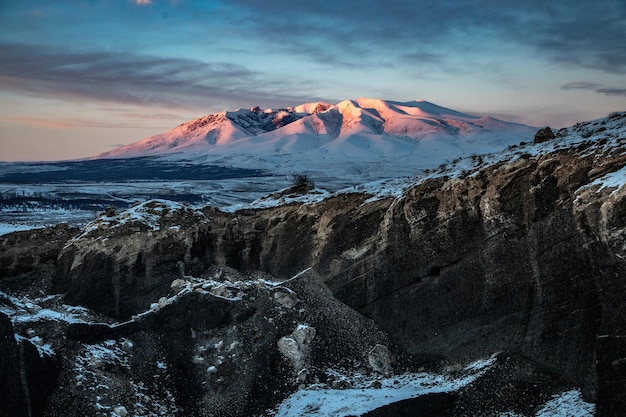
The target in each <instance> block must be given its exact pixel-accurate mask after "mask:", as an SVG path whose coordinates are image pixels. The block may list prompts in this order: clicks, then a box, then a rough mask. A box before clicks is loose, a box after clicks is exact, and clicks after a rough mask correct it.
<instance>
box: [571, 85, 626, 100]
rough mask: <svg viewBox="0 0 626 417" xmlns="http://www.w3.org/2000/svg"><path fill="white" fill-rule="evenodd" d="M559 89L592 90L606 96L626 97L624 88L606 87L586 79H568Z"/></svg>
mask: <svg viewBox="0 0 626 417" xmlns="http://www.w3.org/2000/svg"><path fill="white" fill-rule="evenodd" d="M561 90H592V91H594V92H596V93H598V94H604V95H606V96H625V97H626V88H607V87H606V86H604V85H602V84H598V83H591V82H586V81H570V82H568V83H566V84H564V85H563V86H561Z"/></svg>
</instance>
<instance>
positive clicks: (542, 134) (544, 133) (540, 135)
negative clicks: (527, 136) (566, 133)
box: [533, 126, 556, 143]
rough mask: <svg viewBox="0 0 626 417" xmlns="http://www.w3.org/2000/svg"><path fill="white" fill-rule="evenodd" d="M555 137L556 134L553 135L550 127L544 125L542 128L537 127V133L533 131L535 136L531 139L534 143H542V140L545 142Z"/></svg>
mask: <svg viewBox="0 0 626 417" xmlns="http://www.w3.org/2000/svg"><path fill="white" fill-rule="evenodd" d="M554 138H556V136H554V132H553V131H552V129H551V128H550V127H549V126H546V127H544V128H542V129H539V130H538V131H537V133H535V138H534V140H533V142H534V143H543V142H547V141H549V140H552V139H554Z"/></svg>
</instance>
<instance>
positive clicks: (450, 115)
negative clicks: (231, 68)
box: [99, 98, 536, 179]
mask: <svg viewBox="0 0 626 417" xmlns="http://www.w3.org/2000/svg"><path fill="white" fill-rule="evenodd" d="M535 131H536V128H534V127H530V126H525V125H520V124H515V123H509V122H504V121H501V120H497V119H493V118H490V117H478V116H473V115H469V114H464V113H460V112H457V111H454V110H451V109H447V108H444V107H441V106H437V105H436V104H433V103H429V102H427V101H412V102H406V103H401V102H394V101H385V100H380V99H370V98H360V99H356V100H345V101H342V102H340V103H338V104H335V105H331V104H328V103H306V104H302V105H299V106H296V107H290V108H288V109H279V110H274V109H267V110H260V109H259V108H258V107H257V108H252V109H250V110H246V109H240V110H237V111H234V112H222V113H218V114H214V115H209V116H205V117H202V118H199V119H196V120H192V121H190V122H187V123H184V124H181V125H180V126H178V127H176V128H174V129H172V130H170V131H168V132H165V133H162V134H159V135H156V136H152V137H149V138H146V139H144V140H141V141H139V142H136V143H133V144H130V145H127V146H122V147H120V148H117V149H115V150H112V151H110V152H107V153H105V154H102V155H100V156H99V157H101V158H126V157H137V156H147V155H152V156H155V155H156V156H165V157H167V158H168V159H170V160H177V159H185V160H191V161H192V162H195V163H201V164H211V163H217V164H222V165H228V166H235V167H243V168H261V169H270V170H272V171H274V172H278V173H289V172H294V171H298V172H300V171H305V172H311V173H316V174H318V175H321V176H322V177H323V176H329V177H332V176H339V177H343V176H345V175H346V174H351V175H352V174H354V173H358V175H357V176H365V179H369V178H385V177H393V176H398V175H412V174H414V173H415V172H416V171H419V170H420V169H424V168H433V167H436V166H438V165H439V164H441V163H443V162H447V161H450V160H453V159H455V158H457V157H459V156H463V155H471V154H482V153H488V152H494V151H498V150H501V149H504V148H505V147H506V146H508V145H512V144H518V143H519V142H521V141H528V140H530V139H532V135H533V134H534V133H535ZM361 179H362V178H361Z"/></svg>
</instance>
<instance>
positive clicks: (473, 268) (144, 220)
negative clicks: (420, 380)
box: [0, 113, 626, 416]
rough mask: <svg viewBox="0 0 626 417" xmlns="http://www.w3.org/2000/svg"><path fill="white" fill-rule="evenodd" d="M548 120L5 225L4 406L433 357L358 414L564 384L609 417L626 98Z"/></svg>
mask: <svg viewBox="0 0 626 417" xmlns="http://www.w3.org/2000/svg"><path fill="white" fill-rule="evenodd" d="M553 134H554V136H555V137H554V138H549V137H548V138H547V139H546V137H547V136H549V135H547V133H546V132H544V133H543V134H542V135H541V137H540V139H539V140H536V142H537V143H530V144H522V145H520V146H512V147H510V148H509V149H508V150H507V151H505V152H502V153H500V154H493V155H482V156H479V155H474V156H472V157H470V158H466V159H462V160H458V161H454V162H453V163H451V164H449V165H447V166H442V167H440V169H438V170H436V171H433V172H429V173H426V174H425V175H422V176H421V177H419V178H417V179H412V180H407V181H406V182H404V183H403V184H401V185H398V183H397V182H396V183H394V186H393V187H387V188H386V187H385V186H384V184H382V185H381V184H379V185H380V187H379V188H378V192H376V193H374V192H365V191H367V190H357V189H354V190H353V192H349V193H331V194H328V193H322V192H320V193H319V194H311V193H309V194H307V195H306V196H302V195H300V194H296V193H294V194H290V193H289V192H284V193H282V194H281V195H280V196H277V197H276V199H273V200H272V199H271V198H270V199H264V200H263V201H259V202H258V203H257V206H256V208H255V206H254V205H253V207H252V208H250V209H246V210H240V211H237V212H234V213H225V212H222V211H220V210H218V209H217V208H213V207H206V208H204V209H201V210H196V209H193V210H192V209H190V208H188V207H185V206H184V205H178V204H173V203H170V202H167V201H160V200H156V201H150V202H147V203H143V204H140V205H138V206H135V207H133V208H132V209H131V210H129V211H127V212H122V213H117V212H114V211H110V212H108V213H104V214H103V215H102V216H101V217H100V218H98V219H97V220H96V221H95V222H93V223H92V224H90V225H89V226H88V227H87V228H85V229H83V230H80V231H76V230H71V229H67V228H63V227H57V228H56V229H48V230H46V231H37V232H32V231H27V232H18V233H15V234H12V235H8V236H4V237H2V238H0V245H1V247H2V255H1V258H0V262H1V265H2V276H1V280H0V286H1V287H0V290H1V291H2V292H3V293H2V296H1V298H0V313H1V314H0V316H1V317H0V318H1V319H2V322H1V323H0V324H1V326H2V328H3V332H2V335H3V339H2V341H1V343H0V351H1V352H2V354H3V355H2V357H3V358H13V359H11V360H8V359H7V360H5V361H3V368H2V376H3V378H2V380H3V383H4V384H5V390H3V397H2V398H0V402H1V403H2V404H1V405H2V406H3V407H2V409H6V410H10V411H11V412H12V415H46V416H54V415H108V416H110V415H118V416H122V415H161V414H163V413H165V414H167V415H225V416H244V415H263V414H267V415H270V414H273V413H274V414H275V413H278V414H279V415H289V414H280V413H281V411H280V408H278V406H279V404H280V402H281V401H282V400H283V399H285V398H287V397H288V396H289V395H290V394H292V393H293V392H295V391H296V390H298V392H299V393H306V392H310V391H311V390H315V389H318V390H325V389H340V388H344V389H345V388H350V387H362V388H364V387H365V385H367V386H368V387H371V389H373V390H375V389H380V387H381V386H383V385H384V381H386V379H385V378H387V377H394V376H395V377H396V378H399V376H401V375H412V376H413V377H412V378H414V379H415V378H417V376H416V375H418V373H419V372H424V371H428V372H439V373H445V374H446V375H448V378H461V379H463V378H469V376H471V378H470V379H466V380H465V381H466V382H465V383H464V384H457V385H454V384H452V385H449V386H447V387H448V388H443V387H442V388H441V390H442V391H446V392H448V394H446V395H437V396H434V395H431V394H432V392H431V393H428V392H425V394H424V395H421V396H417V397H416V398H414V399H412V400H411V399H409V400H407V401H408V402H397V403H394V404H392V405H388V406H386V407H392V409H387V411H384V409H380V410H379V411H372V412H371V413H372V414H368V415H389V414H390V413H391V414H394V415H403V414H402V413H404V415H420V414H419V413H424V415H427V414H425V413H431V414H432V413H437V414H436V415H441V416H461V415H467V414H468V413H469V414H471V415H480V414H481V413H482V414H485V415H498V413H514V414H512V415H535V414H536V413H538V412H539V410H541V409H542V407H545V406H546V404H548V403H549V402H550V401H551V398H552V396H553V395H556V394H560V393H563V392H571V391H570V390H573V389H578V390H580V393H581V395H582V397H583V398H584V399H585V400H586V401H588V402H591V403H595V404H596V406H595V415H597V416H618V415H621V413H622V412H623V410H624V409H626V395H625V393H626V379H625V378H624V377H623V375H624V371H626V369H624V366H625V363H626V362H624V359H623V358H624V355H625V353H624V352H626V342H624V340H626V339H624V334H626V329H624V326H626V317H625V315H626V310H625V309H624V307H623V305H622V304H623V303H622V302H621V300H622V299H623V297H624V294H626V287H625V285H626V284H625V283H624V280H623V277H624V276H625V274H624V269H625V267H626V264H625V261H624V260H625V259H626V253H625V251H626V215H625V213H626V211H625V207H626V199H625V196H626V188H625V187H624V186H623V185H624V183H625V178H626V175H625V173H626V171H625V170H626V168H624V167H625V166H626V113H615V114H613V115H610V116H608V117H607V118H604V119H600V120H597V121H593V122H588V123H584V124H579V125H576V126H573V127H571V128H568V129H562V130H559V131H557V132H553ZM304 198H306V199H307V200H306V203H304V202H302V199H304ZM498 352H500V353H498ZM494 354H495V355H496V356H493V357H492V355H494ZM490 357H492V361H491V362H490V363H489V364H488V365H487V366H486V368H483V369H482V370H481V371H480V372H478V373H477V372H474V371H472V370H471V369H466V367H465V365H466V364H469V363H471V362H472V361H475V360H476V359H486V358H490ZM359 381H360V382H359ZM359 384H360V385H359ZM364 384H365V385H364ZM451 387H452V388H451ZM5 394H6V396H5ZM416 395H417V394H416ZM413 396H415V395H413ZM290 398H291V397H290ZM393 407H395V408H393ZM268 410H274V411H268ZM315 413H316V411H315V410H312V409H310V410H309V412H308V414H309V415H321V414H315ZM345 413H346V414H343V415H349V414H350V410H349V407H348V410H345ZM376 413H378V414H376ZM385 413H387V414H385Z"/></svg>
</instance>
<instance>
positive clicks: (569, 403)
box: [536, 389, 596, 417]
mask: <svg viewBox="0 0 626 417" xmlns="http://www.w3.org/2000/svg"><path fill="white" fill-rule="evenodd" d="M595 411H596V406H595V404H591V403H588V402H585V401H584V400H583V399H582V396H581V394H580V391H579V390H576V389H574V390H570V391H565V392H562V393H561V394H559V395H555V396H553V397H552V399H551V400H550V401H548V402H547V403H546V404H545V405H544V406H543V407H542V408H541V409H540V410H539V412H537V414H536V417H592V416H594V415H595Z"/></svg>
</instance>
